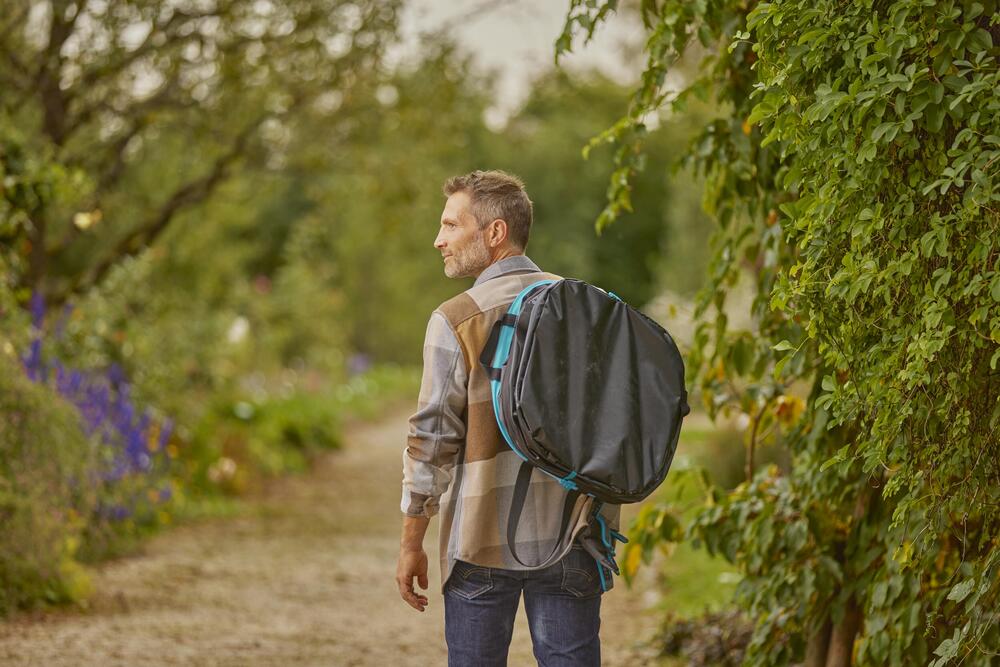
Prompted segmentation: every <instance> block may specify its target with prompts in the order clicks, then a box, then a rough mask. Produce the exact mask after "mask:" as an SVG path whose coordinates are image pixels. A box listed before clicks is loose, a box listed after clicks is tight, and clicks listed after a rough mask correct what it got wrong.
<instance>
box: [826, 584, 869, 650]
mask: <svg viewBox="0 0 1000 667" xmlns="http://www.w3.org/2000/svg"><path fill="white" fill-rule="evenodd" d="M860 629H861V608H860V607H858V604H857V602H856V601H855V600H854V596H853V595H852V596H851V597H850V598H849V599H848V600H847V605H846V609H845V610H844V618H842V619H841V621H840V623H838V624H837V625H835V626H834V627H833V632H831V633H830V648H829V651H828V652H827V654H826V667H851V664H852V663H853V661H854V638H855V637H857V635H858V630H860Z"/></svg>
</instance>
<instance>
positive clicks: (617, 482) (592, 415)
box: [500, 279, 688, 503]
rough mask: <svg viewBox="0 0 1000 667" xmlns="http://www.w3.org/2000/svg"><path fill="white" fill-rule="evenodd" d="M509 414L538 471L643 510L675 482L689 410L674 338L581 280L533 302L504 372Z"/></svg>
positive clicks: (504, 406) (504, 404)
mask: <svg viewBox="0 0 1000 667" xmlns="http://www.w3.org/2000/svg"><path fill="white" fill-rule="evenodd" d="M501 378H502V385H501V397H500V398H501V400H500V404H501V413H502V418H503V420H504V424H505V425H506V426H507V429H508V432H509V433H510V434H511V437H512V438H513V439H514V440H515V442H516V443H517V444H518V445H520V446H521V447H522V449H523V450H524V451H525V452H527V453H528V455H529V458H531V459H532V461H533V463H535V464H536V465H538V466H539V467H542V468H544V469H546V470H548V471H549V472H551V473H553V474H555V475H557V476H564V475H565V474H567V473H568V472H569V471H571V470H576V471H577V474H578V478H577V479H578V481H579V485H580V488H581V490H582V491H584V492H591V493H594V495H595V496H597V497H598V498H599V499H601V500H604V501H606V502H614V503H622V502H637V501H639V500H642V499H643V498H645V497H646V496H648V495H649V494H650V493H652V491H653V490H654V489H655V488H656V487H657V486H658V485H659V484H660V483H661V482H662V481H663V479H664V478H665V477H666V474H667V470H668V469H669V466H670V463H671V462H672V460H673V456H674V453H675V451H676V448H677V439H678V436H679V433H680V426H681V421H682V419H683V416H684V415H685V414H687V412H688V406H687V403H686V393H685V391H684V365H683V361H682V359H681V356H680V353H679V352H678V350H677V347H676V345H675V344H674V342H673V340H672V339H671V338H670V335H669V334H668V333H667V332H666V331H665V330H664V329H663V328H662V327H660V326H659V325H658V324H657V323H656V322H654V321H653V320H651V319H649V318H648V317H646V316H645V315H643V314H642V313H640V312H639V311H637V310H635V309H634V308H632V307H631V306H629V305H628V304H626V303H624V302H622V301H619V300H617V299H614V298H613V297H610V296H608V295H607V294H606V293H605V292H603V291H601V290H599V289H597V288H595V287H593V286H591V285H588V284H587V283H584V282H582V281H578V280H569V279H567V280H561V281H559V282H557V283H554V284H552V285H548V286H544V287H542V288H538V289H536V290H535V291H534V292H533V293H532V294H531V295H530V296H529V297H528V298H526V299H525V302H524V307H523V309H522V312H521V315H520V316H519V317H518V318H517V329H516V335H515V340H514V344H513V346H512V349H511V353H510V357H509V359H508V362H507V364H506V365H505V366H504V368H503V370H502V373H501Z"/></svg>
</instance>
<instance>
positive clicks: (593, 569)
mask: <svg viewBox="0 0 1000 667" xmlns="http://www.w3.org/2000/svg"><path fill="white" fill-rule="evenodd" d="M575 546H576V545H574V547H575ZM562 564H563V580H562V588H563V590H564V591H566V592H567V593H570V594H572V595H575V596H576V597H578V598H590V597H594V596H595V595H600V594H601V593H603V592H604V591H606V590H611V589H612V587H614V580H613V579H612V574H611V572H610V571H609V570H608V568H604V586H603V587H602V586H601V574H600V573H599V572H598V570H597V561H596V560H594V557H593V556H591V555H590V554H589V553H588V552H587V551H586V550H585V549H583V548H582V547H580V548H573V549H570V550H569V553H567V554H566V556H565V557H564V558H563V559H562Z"/></svg>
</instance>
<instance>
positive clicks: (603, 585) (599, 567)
mask: <svg viewBox="0 0 1000 667" xmlns="http://www.w3.org/2000/svg"><path fill="white" fill-rule="evenodd" d="M594 562H595V563H597V574H599V575H600V576H601V592H604V593H606V592H607V591H608V584H607V582H605V581H604V566H603V565H601V561H599V560H597V559H596V558H595V559H594Z"/></svg>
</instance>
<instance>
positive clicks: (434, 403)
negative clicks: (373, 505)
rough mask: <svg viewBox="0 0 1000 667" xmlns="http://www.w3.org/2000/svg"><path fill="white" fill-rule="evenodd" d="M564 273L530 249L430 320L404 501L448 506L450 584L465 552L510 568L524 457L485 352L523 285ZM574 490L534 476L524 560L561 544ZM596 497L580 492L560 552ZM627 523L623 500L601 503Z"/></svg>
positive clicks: (522, 539) (418, 506)
mask: <svg viewBox="0 0 1000 667" xmlns="http://www.w3.org/2000/svg"><path fill="white" fill-rule="evenodd" d="M553 278H555V279H558V278H559V276H556V275H554V274H550V273H545V272H542V271H541V270H540V269H539V268H538V267H537V266H536V265H535V263H534V262H532V261H531V260H530V259H528V258H527V257H525V256H523V255H518V256H515V257H508V258H506V259H502V260H500V261H498V262H496V263H494V264H492V265H491V266H490V267H488V268H487V269H486V270H485V271H483V273H482V274H481V275H480V276H479V277H478V278H477V279H476V281H475V283H474V284H473V286H472V287H471V288H470V289H468V290H466V291H465V292H463V293H462V294H459V295H458V296H456V297H454V298H452V299H449V300H448V301H446V302H445V303H443V304H442V305H441V306H440V307H438V308H437V309H436V310H435V311H434V312H433V313H432V314H431V317H430V320H429V322H428V323H427V331H426V335H425V340H424V368H423V377H422V380H421V386H420V395H419V399H418V405H417V411H416V412H415V413H414V414H413V415H412V416H411V417H410V420H409V433H408V437H407V447H406V449H405V450H404V451H403V494H402V501H401V504H400V505H401V509H402V511H403V513H405V514H407V515H409V516H424V517H432V516H434V515H436V514H440V515H441V522H440V538H439V541H440V559H441V583H442V586H443V585H444V583H445V582H447V580H448V577H449V576H450V574H451V571H452V568H453V566H454V563H455V561H456V560H463V561H466V562H469V563H474V564H476V565H483V566H486V567H498V568H505V569H511V570H524V569H531V568H525V567H524V566H523V565H521V564H519V563H518V562H517V561H516V560H515V559H514V557H513V556H512V555H511V553H510V549H509V548H508V546H507V517H508V513H509V510H510V504H511V496H512V493H513V489H514V482H515V479H516V477H517V471H518V468H519V467H520V465H521V459H520V458H519V457H518V456H517V454H515V453H514V452H513V451H512V450H511V449H510V447H509V446H508V445H507V444H506V442H504V441H503V439H502V436H501V434H500V429H499V428H498V427H497V424H496V418H495V417H494V412H493V403H492V397H491V394H490V386H489V378H488V376H487V375H486V373H485V371H484V370H483V368H482V366H481V365H480V363H479V355H480V353H481V351H482V348H483V346H484V345H485V344H486V340H487V338H488V337H489V333H490V330H491V329H492V327H493V324H494V323H495V322H496V321H497V320H498V319H500V318H501V317H502V316H503V314H504V313H505V312H506V310H507V307H508V306H509V305H510V303H511V302H512V301H513V300H514V298H515V297H516V296H517V294H518V293H519V292H520V291H521V290H522V289H524V288H525V287H527V286H528V285H530V284H531V283H533V282H535V281H537V280H544V279H553ZM565 494H566V491H565V490H564V489H563V488H562V487H561V486H560V485H559V483H558V482H557V481H556V480H554V479H552V478H551V477H549V476H548V475H545V474H543V473H541V472H536V473H535V474H534V475H533V476H532V483H531V486H530V490H529V492H528V497H527V500H526V502H525V506H524V512H523V514H522V517H521V522H520V524H519V527H518V532H517V540H518V541H517V551H518V555H519V556H520V557H521V559H522V560H524V561H526V562H529V563H539V562H540V561H541V560H542V559H543V558H545V557H546V556H547V555H548V554H549V553H550V552H551V551H552V549H553V548H554V546H555V541H556V539H557V537H558V535H559V528H560V519H561V514H562V506H563V501H564V499H565ZM592 502H593V499H592V498H590V497H588V496H585V495H581V496H580V498H579V499H578V500H577V503H576V506H575V508H574V512H573V515H572V519H571V521H572V530H570V531H567V533H566V535H565V536H564V538H563V544H561V545H560V551H561V552H562V553H565V551H566V550H568V549H569V547H570V545H571V542H572V540H573V538H574V536H575V535H576V534H577V532H578V531H579V530H581V529H582V528H583V527H584V526H585V525H586V523H587V515H588V513H589V512H590V509H591V507H592ZM601 514H602V515H603V516H605V517H606V519H607V520H608V524H609V525H610V526H611V527H613V528H616V529H617V528H618V521H619V507H618V506H616V505H606V506H604V507H603V508H602V509H601Z"/></svg>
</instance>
